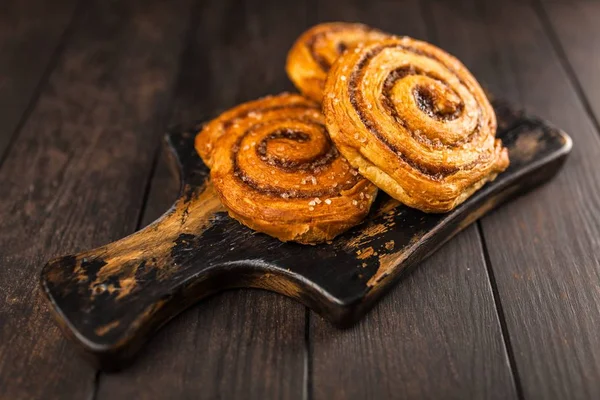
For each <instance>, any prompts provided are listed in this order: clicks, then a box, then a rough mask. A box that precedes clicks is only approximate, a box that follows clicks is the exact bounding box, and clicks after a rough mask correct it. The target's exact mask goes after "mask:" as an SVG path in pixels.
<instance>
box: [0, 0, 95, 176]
mask: <svg viewBox="0 0 600 400" xmlns="http://www.w3.org/2000/svg"><path fill="white" fill-rule="evenodd" d="M82 3H83V1H82V0H78V1H77V3H76V5H75V8H74V10H73V13H72V15H71V19H70V20H69V23H68V24H67V27H66V28H65V30H64V31H63V33H62V34H61V35H60V38H59V39H58V43H57V45H56V48H55V49H54V51H53V52H52V55H51V56H50V58H49V60H48V64H47V65H46V68H45V69H44V72H43V73H42V75H41V76H40V79H39V81H38V84H37V85H36V86H35V89H34V90H33V94H32V95H31V99H30V100H29V103H28V104H27V106H26V107H25V110H23V114H22V115H21V118H20V119H19V122H18V123H17V126H16V127H15V130H14V131H13V132H12V133H11V134H10V138H9V139H8V143H7V144H6V148H5V149H4V152H3V153H2V154H0V168H2V166H3V165H4V162H5V161H6V159H7V158H8V155H9V154H10V151H11V149H12V148H13V145H14V144H15V142H16V141H17V138H18V137H19V133H21V130H22V128H23V126H24V125H25V122H26V121H27V120H28V119H29V116H30V115H31V112H32V111H33V109H34V107H35V104H36V103H37V101H38V99H39V97H40V94H41V93H42V90H43V88H44V87H45V86H46V83H47V82H48V78H49V77H50V74H51V73H52V71H53V70H54V68H55V67H56V65H57V63H58V60H59V58H60V55H61V54H62V52H63V50H64V48H65V45H66V43H67V42H68V40H69V38H70V37H71V36H72V34H73V29H74V28H75V21H77V18H78V17H79V15H80V14H81V11H82V9H83V6H82Z"/></svg>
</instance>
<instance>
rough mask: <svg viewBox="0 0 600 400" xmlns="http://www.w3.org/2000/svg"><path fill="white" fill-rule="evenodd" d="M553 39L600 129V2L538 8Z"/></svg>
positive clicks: (548, 4) (555, 4)
mask: <svg viewBox="0 0 600 400" xmlns="http://www.w3.org/2000/svg"><path fill="white" fill-rule="evenodd" d="M537 11H538V14H539V16H540V18H541V19H542V22H543V23H545V27H546V31H547V32H548V34H549V37H550V38H551V39H552V40H553V41H554V43H553V44H554V47H555V48H556V49H557V53H558V55H559V56H560V57H561V61H562V62H563V66H564V67H565V69H566V71H567V72H568V73H569V74H570V77H571V80H572V81H573V83H574V85H575V88H576V89H577V91H578V92H579V93H578V94H579V95H580V97H581V98H582V99H583V100H584V102H585V103H584V105H585V106H587V107H588V111H589V112H590V115H591V117H592V119H593V120H595V121H594V122H595V125H596V129H598V125H599V122H598V121H599V118H600V74H598V66H599V65H600V26H599V25H598V18H600V1H595V2H587V1H586V2H582V1H574V2H571V3H547V4H544V5H543V6H538V7H537Z"/></svg>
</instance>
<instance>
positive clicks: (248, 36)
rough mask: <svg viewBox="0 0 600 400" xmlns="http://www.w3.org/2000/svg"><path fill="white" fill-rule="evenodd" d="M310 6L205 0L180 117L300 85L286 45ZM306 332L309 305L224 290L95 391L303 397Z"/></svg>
mask: <svg viewBox="0 0 600 400" xmlns="http://www.w3.org/2000/svg"><path fill="white" fill-rule="evenodd" d="M306 12H307V8H306V4H305V3H304V2H302V1H298V2H293V3H284V2H277V1H263V2H261V1H222V2H202V1H199V2H198V9H197V10H196V12H195V13H194V16H193V20H194V24H193V31H192V36H191V42H190V43H189V46H188V48H187V50H186V52H185V54H184V57H183V60H182V68H181V72H180V77H179V84H178V87H177V90H176V92H175V96H174V107H173V114H172V116H171V121H172V123H173V124H183V125H189V124H191V123H193V122H195V121H198V120H201V119H203V118H205V117H206V116H209V115H214V114H215V113H216V112H217V111H219V110H223V109H225V108H228V107H231V106H233V105H235V104H237V103H239V102H241V101H246V100H251V99H254V98H256V97H259V96H262V95H266V94H272V93H278V92H280V91H283V90H293V87H292V86H291V84H290V83H289V82H287V79H286V77H285V72H284V70H283V66H284V63H285V56H286V51H287V47H288V46H289V45H291V43H292V42H293V40H294V39H295V36H296V35H297V34H299V33H300V32H301V31H302V29H304V28H305V27H306V25H305V24H306ZM282 15H293V16H294V18H291V17H290V18H287V17H286V18H282ZM169 168H170V167H169V163H168V162H167V160H166V159H165V157H164V156H163V158H162V159H161V160H160V161H159V164H158V166H157V173H156V174H155V178H154V179H153V181H152V189H151V192H150V195H149V197H148V202H147V207H146V212H145V215H144V220H143V224H144V225H146V224H148V223H149V222H151V221H152V220H154V219H155V218H156V217H158V216H160V214H162V212H164V211H165V210H166V209H167V208H168V207H170V206H171V204H172V200H173V199H174V197H175V195H176V189H177V188H178V184H177V175H176V174H173V173H172V172H171V171H170V170H169ZM173 182H175V186H173ZM165 185H169V186H166V188H169V190H166V188H165ZM304 331H305V308H304V307H303V306H302V305H301V304H298V303H296V302H294V301H293V300H291V299H288V298H285V297H282V296H280V295H277V294H274V293H268V292H263V291H257V290H236V291H231V292H226V293H223V294H220V295H218V296H215V297H213V298H211V299H208V300H206V301H202V302H201V303H200V304H199V305H197V306H195V307H193V308H191V309H190V310H188V311H186V312H184V313H183V314H181V315H180V316H179V317H177V318H176V319H175V320H173V321H172V322H170V323H169V324H168V325H167V326H166V327H164V328H163V329H162V330H161V332H160V334H159V335H157V337H156V338H155V339H153V340H152V341H151V342H150V343H149V344H148V346H147V347H146V351H144V356H143V357H141V358H140V359H139V360H137V361H136V362H135V363H134V364H133V365H132V366H131V367H129V368H128V369H126V370H125V371H122V372H121V373H119V374H110V375H105V374H102V375H101V378H100V381H99V388H98V394H97V399H99V400H102V399H108V398H110V399H121V398H131V397H132V396H135V397H136V398H140V399H144V398H148V399H170V398H183V399H185V398H189V399H196V398H207V399H212V398H223V399H228V398H257V399H258V398H277V399H300V398H302V397H303V392H304V390H305V380H306V376H305V370H304V365H305V364H304V363H305V343H304Z"/></svg>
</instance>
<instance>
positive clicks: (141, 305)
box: [41, 107, 571, 369]
mask: <svg viewBox="0 0 600 400" xmlns="http://www.w3.org/2000/svg"><path fill="white" fill-rule="evenodd" d="M496 114H497V116H498V125H499V126H500V130H499V132H498V137H499V138H500V139H501V140H502V141H503V144H504V145H505V146H506V148H507V150H508V153H509V156H510V158H511V165H510V167H509V168H508V169H507V170H506V171H504V172H503V173H502V175H500V176H499V177H498V178H497V179H495V180H494V181H493V182H491V183H489V184H488V185H486V186H485V187H484V188H482V189H481V190H479V191H478V192H477V193H475V194H474V195H473V196H471V197H470V198H469V199H468V200H466V201H465V202H464V203H462V204H461V205H460V206H459V207H457V208H456V209H454V210H452V212H449V213H446V214H425V213H423V212H421V211H419V210H415V209H411V208H408V207H406V206H402V205H399V204H398V202H397V201H395V200H393V199H391V198H390V197H389V196H386V195H384V194H380V195H379V196H378V197H377V199H376V202H375V204H374V206H373V207H372V209H371V211H370V213H369V216H368V217H367V220H366V221H365V222H364V223H363V224H360V225H358V226H356V227H355V228H353V229H350V230H349V231H348V232H345V233H344V234H342V235H339V236H338V237H336V238H335V239H334V240H332V241H331V242H330V243H325V244H321V245H314V246H301V245H298V244H297V243H283V242H281V241H279V240H277V239H275V238H272V237H269V236H268V235H264V234H257V233H256V232H254V231H252V230H250V229H249V228H247V227H245V226H243V225H241V224H239V223H238V222H237V221H235V220H233V219H231V218H229V217H228V216H227V215H226V213H225V212H224V210H223V207H222V205H221V203H220V201H219V198H218V197H217V194H216V193H215V190H214V188H213V186H212V185H211V184H210V181H208V168H206V166H205V165H204V164H203V163H202V161H201V160H200V157H199V156H198V154H197V152H196V150H195V148H194V138H195V135H196V132H198V129H199V128H198V127H193V128H191V129H189V130H183V131H177V132H175V133H170V134H169V136H168V141H169V146H170V147H171V148H172V150H173V151H174V152H175V154H177V159H178V164H179V165H180V166H181V170H182V173H181V176H182V180H183V183H184V184H183V186H182V189H181V194H180V197H179V198H178V199H177V201H176V203H175V205H174V206H173V207H171V208H170V209H169V211H168V212H167V213H165V214H164V215H163V216H162V217H161V218H160V219H159V220H157V221H156V222H155V223H153V224H151V225H150V226H148V227H147V228H145V229H143V230H141V231H139V232H136V233H135V234H132V235H129V236H127V237H125V238H122V239H120V240H118V241H116V242H113V243H110V244H108V245H104V246H102V247H99V248H96V249H90V250H87V251H84V252H82V253H79V254H74V255H67V256H62V257H58V258H55V259H53V260H51V261H50V262H49V263H48V264H47V265H46V266H45V267H44V269H43V270H42V274H41V283H42V287H43V290H44V294H45V295H46V296H47V297H48V298H49V299H50V300H51V304H52V309H53V311H55V312H56V314H57V317H58V320H59V322H60V325H61V326H62V327H63V328H64V329H63V330H64V331H65V333H66V334H67V335H69V336H71V337H72V339H74V341H75V343H76V344H78V345H80V346H81V347H83V348H84V349H85V350H86V351H87V352H88V353H89V354H90V356H92V359H93V360H94V361H96V363H97V364H99V365H100V366H101V367H102V368H103V369H118V368H122V367H124V366H125V364H126V362H127V361H128V359H130V358H131V357H132V356H133V355H134V354H135V353H136V352H137V351H138V350H139V348H140V346H142V345H143V344H144V343H145V342H146V340H147V339H148V338H149V337H150V336H151V335H152V334H153V333H154V331H155V330H156V329H157V328H158V327H160V326H162V325H164V323H165V322H166V321H168V320H169V319H171V318H172V317H174V316H176V315H177V314H179V313H180V312H181V311H183V310H184V309H185V308H187V307H188V306H190V305H191V304H193V303H195V302H196V301H198V300H199V299H202V298H204V297H207V296H208V295H210V294H213V293H215V292H219V291H222V290H225V289H228V288H245V287H253V288H264V289H269V290H272V291H276V292H279V293H281V294H283V295H286V296H290V297H293V298H295V299H297V300H299V301H301V302H303V303H304V304H305V305H307V306H309V307H310V308H312V309H313V310H315V311H316V312H318V313H320V314H321V315H324V316H325V317H327V318H328V319H329V320H331V321H333V322H335V323H337V324H338V325H345V326H347V325H349V324H353V323H355V322H356V320H357V319H359V318H361V317H362V316H363V315H364V314H365V313H366V312H367V311H368V310H370V308H371V307H372V306H373V304H374V303H375V302H376V301H377V300H378V299H379V298H380V297H381V296H382V295H383V294H385V293H386V292H387V291H388V290H389V289H390V287H392V286H393V285H394V284H395V283H396V282H397V281H398V279H400V278H401V277H403V276H405V275H406V274H407V273H408V272H409V271H410V270H411V269H412V268H414V267H415V266H417V265H418V264H419V263H420V262H421V261H422V260H423V259H424V258H426V257H427V256H428V255H429V254H432V253H434V252H435V251H436V250H437V249H438V248H439V247H440V246H441V245H442V244H443V243H445V242H446V241H448V240H449V239H451V238H452V237H453V236H454V235H456V234H457V233H458V232H460V231H461V230H463V229H464V228H466V227H467V226H468V225H470V224H471V223H472V222H473V221H475V220H476V219H477V218H479V217H481V216H482V215H483V214H485V213H487V212H490V211H491V210H492V209H494V208H496V207H498V206H499V205H500V204H502V203H503V202H505V201H508V200H510V199H512V198H514V197H515V196H516V195H517V194H519V193H522V192H524V191H529V190H531V189H533V188H535V187H536V186H538V185H540V184H541V183H544V182H545V181H547V180H548V179H551V178H552V176H553V175H555V174H556V172H558V169H559V168H560V166H561V165H562V164H563V162H564V160H565V157H566V155H567V154H568V152H569V151H570V147H571V142H570V139H569V138H568V137H567V136H565V135H564V134H562V133H560V132H559V131H556V130H555V129H552V128H549V127H547V126H545V125H543V124H541V123H540V122H539V121H537V120H535V119H531V118H529V117H527V116H525V115H523V114H522V113H515V112H514V111H511V110H510V109H509V108H507V107H497V109H496Z"/></svg>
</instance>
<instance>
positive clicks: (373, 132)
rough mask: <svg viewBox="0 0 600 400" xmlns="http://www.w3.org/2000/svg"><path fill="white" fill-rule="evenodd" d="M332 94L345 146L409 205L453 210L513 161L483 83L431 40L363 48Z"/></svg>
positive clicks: (342, 66) (335, 71)
mask: <svg viewBox="0 0 600 400" xmlns="http://www.w3.org/2000/svg"><path fill="white" fill-rule="evenodd" d="M325 93H327V95H326V96H325V98H324V100H323V110H324V113H325V116H326V124H327V128H328V130H329V133H330V135H331V138H332V140H333V142H334V143H335V144H336V145H337V147H338V149H339V151H340V152H341V153H342V154H343V155H344V156H345V157H346V159H347V160H348V162H350V164H352V165H353V166H354V167H356V168H358V170H359V171H360V173H361V174H362V175H364V176H365V177H366V178H368V179H369V180H371V181H372V182H373V183H375V184H376V185H377V186H378V187H379V188H381V189H382V190H384V191H385V192H387V193H388V194H389V195H390V196H392V197H394V198H396V199H397V200H399V201H401V202H402V203H404V204H406V205H408V206H410V207H414V208H417V209H420V210H422V211H425V212H445V211H449V210H451V209H453V208H454V207H456V206H457V205H458V204H460V203H462V202H463V201H465V200H466V199H467V198H468V197H469V196H471V195H472V194H473V193H474V192H475V191H476V190H478V189H479V188H480V187H481V186H483V185H484V184H485V182H487V181H491V180H493V179H495V177H496V175H497V174H498V173H500V172H502V171H503V170H505V169H506V168H507V167H508V164H509V160H508V152H507V150H506V148H504V147H502V143H501V141H500V140H499V139H496V138H495V134H496V116H495V114H494V111H493V109H492V107H491V105H490V103H489V101H488V99H487V98H486V96H485V94H484V92H483V90H482V89H481V87H480V86H479V84H478V83H477V81H476V80H475V78H474V77H473V76H472V75H471V73H470V72H469V71H468V70H467V68H466V67H465V66H464V65H463V64H461V63H460V61H458V60H457V59H456V58H454V57H452V56H451V55H449V54H447V53H446V52H444V51H443V50H441V49H439V48H437V47H435V46H433V45H430V44H428V43H425V42H421V41H418V40H414V39H411V38H408V37H404V38H389V39H386V40H384V41H380V42H371V43H368V44H365V45H362V46H361V45H359V46H357V47H356V48H355V49H354V50H353V51H349V52H346V53H344V54H343V55H342V56H341V57H340V58H339V59H338V60H337V61H336V62H335V64H334V65H333V67H332V69H331V71H330V72H329V75H328V78H327V83H326V85H325Z"/></svg>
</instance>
